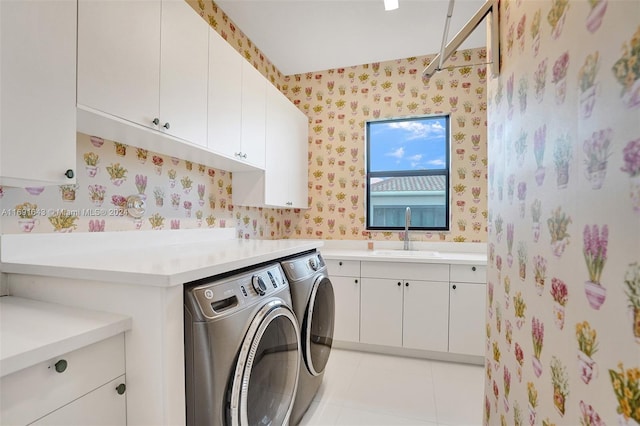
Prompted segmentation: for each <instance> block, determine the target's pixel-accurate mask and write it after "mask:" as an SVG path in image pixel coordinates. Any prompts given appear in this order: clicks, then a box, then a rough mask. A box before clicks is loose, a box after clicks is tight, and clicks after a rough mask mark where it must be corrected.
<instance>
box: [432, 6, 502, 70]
mask: <svg viewBox="0 0 640 426" xmlns="http://www.w3.org/2000/svg"><path fill="white" fill-rule="evenodd" d="M453 3H454V0H449V10H448V12H447V20H446V21H445V29H444V34H443V37H442V48H441V50H440V53H438V54H437V55H436V57H435V58H433V61H431V63H430V64H429V65H428V66H427V67H426V68H425V69H424V71H423V72H422V75H424V76H426V77H431V76H432V75H433V74H434V73H435V72H436V71H442V69H443V68H442V65H443V63H444V61H446V60H447V59H449V57H450V56H451V54H452V53H453V52H454V51H456V50H457V49H458V47H460V45H461V44H462V43H463V42H464V41H465V40H466V39H467V37H469V35H470V34H471V33H472V32H473V30H475V29H476V28H477V26H478V25H480V22H482V21H483V20H484V18H485V17H486V16H487V15H488V14H489V13H491V43H492V49H491V53H492V61H491V62H489V64H493V65H494V66H493V71H492V74H493V75H497V74H498V68H499V60H500V53H499V39H500V34H499V25H498V2H497V0H487V2H486V3H485V4H483V5H482V7H480V9H479V10H478V11H477V12H476V13H475V15H473V16H472V17H471V19H469V21H468V22H467V23H466V24H465V26H464V27H462V29H461V30H460V31H459V32H458V34H456V36H455V37H454V38H453V39H452V40H451V42H450V43H449V44H447V45H446V46H445V44H446V40H447V34H448V32H449V21H450V19H451V16H452V14H453Z"/></svg>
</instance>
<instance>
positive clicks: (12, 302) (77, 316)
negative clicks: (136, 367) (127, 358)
mask: <svg viewBox="0 0 640 426" xmlns="http://www.w3.org/2000/svg"><path fill="white" fill-rule="evenodd" d="M129 329H131V318H130V317H128V316H125V315H117V314H112V313H107V312H100V311H92V310H85V309H80V308H72V307H68V306H62V305H58V304H55V303H47V302H41V301H37V300H31V299H25V298H22V297H13V296H4V297H0V377H4V376H6V375H8V374H11V373H14V372H16V371H19V370H21V369H23V368H26V367H30V366H32V365H35V364H38V363H40V362H43V361H47V360H50V359H52V358H55V357H57V356H59V355H62V354H65V353H67V352H71V351H74V350H76V349H80V348H82V347H84V346H88V345H90V344H93V343H96V342H98V341H101V340H104V339H107V338H109V337H111V336H115V335H116V334H118V333H122V332H125V331H127V330H129Z"/></svg>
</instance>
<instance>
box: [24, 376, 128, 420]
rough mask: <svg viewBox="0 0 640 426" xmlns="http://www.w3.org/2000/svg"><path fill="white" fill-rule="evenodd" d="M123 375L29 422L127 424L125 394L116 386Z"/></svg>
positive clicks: (122, 381)
mask: <svg viewBox="0 0 640 426" xmlns="http://www.w3.org/2000/svg"><path fill="white" fill-rule="evenodd" d="M124 379H125V377H124V375H123V376H121V377H118V378H117V379H115V380H113V381H111V382H109V383H107V384H105V385H103V386H101V387H99V388H98V389H96V390H94V391H92V392H89V393H88V394H86V395H84V396H83V397H82V398H78V399H76V400H75V401H73V402H71V403H70V404H67V405H65V406H64V407H62V408H60V409H58V410H56V411H54V412H53V413H51V414H49V415H47V416H45V417H43V418H41V419H40V420H38V421H36V422H34V423H31V424H33V425H38V426H48V425H51V426H56V425H65V426H118V425H123V426H124V425H126V424H127V405H126V398H125V395H126V394H122V395H120V394H118V392H117V391H116V388H117V387H118V385H120V384H124V383H125V380H124Z"/></svg>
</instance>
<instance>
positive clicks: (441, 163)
mask: <svg viewBox="0 0 640 426" xmlns="http://www.w3.org/2000/svg"><path fill="white" fill-rule="evenodd" d="M427 164H429V165H430V166H438V167H444V166H445V165H446V163H445V162H444V160H443V159H442V158H438V159H435V160H431V161H429V162H428V163H427Z"/></svg>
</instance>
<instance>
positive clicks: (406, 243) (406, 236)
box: [404, 207, 411, 250]
mask: <svg viewBox="0 0 640 426" xmlns="http://www.w3.org/2000/svg"><path fill="white" fill-rule="evenodd" d="M410 226H411V207H407V208H406V210H405V211H404V249H405V250H409V227H410Z"/></svg>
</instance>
